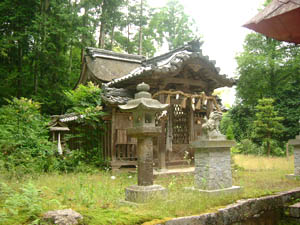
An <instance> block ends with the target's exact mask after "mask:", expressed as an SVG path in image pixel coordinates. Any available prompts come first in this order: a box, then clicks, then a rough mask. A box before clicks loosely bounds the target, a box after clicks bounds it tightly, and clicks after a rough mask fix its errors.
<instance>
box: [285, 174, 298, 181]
mask: <svg viewBox="0 0 300 225" xmlns="http://www.w3.org/2000/svg"><path fill="white" fill-rule="evenodd" d="M285 177H286V178H287V179H289V180H300V175H295V174H287V175H285Z"/></svg>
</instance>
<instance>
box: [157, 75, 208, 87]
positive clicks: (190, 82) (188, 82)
mask: <svg viewBox="0 0 300 225" xmlns="http://www.w3.org/2000/svg"><path fill="white" fill-rule="evenodd" d="M162 82H163V83H164V84H165V85H167V84H182V85H184V86H185V85H189V86H198V87H201V88H202V89H204V88H205V87H206V85H207V84H205V82H203V81H201V80H190V79H185V78H175V77H173V78H165V79H162Z"/></svg>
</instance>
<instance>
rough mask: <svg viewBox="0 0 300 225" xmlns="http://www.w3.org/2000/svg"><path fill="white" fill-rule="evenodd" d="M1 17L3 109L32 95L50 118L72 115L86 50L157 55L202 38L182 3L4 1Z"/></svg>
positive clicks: (172, 0) (1, 5) (61, 0)
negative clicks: (69, 107) (71, 96)
mask: <svg viewBox="0 0 300 225" xmlns="http://www.w3.org/2000/svg"><path fill="white" fill-rule="evenodd" d="M0 15H1V18H0V32H1V36H0V74H1V75H0V79H1V84H0V88H1V90H2V91H1V93H0V106H1V105H3V104H6V100H5V99H10V98H11V97H12V96H14V97H17V98H20V97H26V98H30V99H33V100H34V101H38V102H40V103H42V107H41V109H42V112H43V114H47V115H53V114H63V113H64V112H65V111H66V108H65V105H64V102H65V98H64V94H63V92H64V91H65V90H71V89H73V88H74V87H75V84H76V82H77V81H78V79H79V75H80V71H81V65H82V60H83V55H84V49H85V48H86V47H99V48H103V49H108V50H113V51H118V52H124V53H132V54H140V55H144V56H147V57H151V56H153V55H154V53H155V52H156V51H157V50H158V49H159V48H160V47H161V46H162V44H163V43H164V42H166V43H167V44H168V47H169V48H170V49H173V48H175V47H177V46H180V45H182V44H184V42H186V41H190V40H192V39H195V38H198V36H199V35H198V33H197V27H196V26H195V23H194V21H193V19H192V18H190V17H189V16H188V15H187V14H185V12H184V8H183V6H182V5H181V4H180V3H179V1H178V0H170V1H168V2H167V4H166V5H165V6H164V7H162V8H160V9H156V8H152V7H151V6H149V5H148V4H147V1H146V0H142V1H141V0H80V1H79V0H54V1H50V0H24V1H19V0H4V1H1V3H0Z"/></svg>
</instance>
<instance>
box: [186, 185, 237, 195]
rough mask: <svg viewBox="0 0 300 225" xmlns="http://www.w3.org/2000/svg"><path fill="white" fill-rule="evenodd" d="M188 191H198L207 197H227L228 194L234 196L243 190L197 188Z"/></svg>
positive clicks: (234, 187) (234, 188)
mask: <svg viewBox="0 0 300 225" xmlns="http://www.w3.org/2000/svg"><path fill="white" fill-rule="evenodd" d="M185 189H186V190H192V191H197V192H199V193H203V194H206V195H226V194H234V193H237V192H240V191H241V190H242V188H241V187H240V186H232V187H229V188H223V189H216V190H203V189H198V188H195V187H186V188H185Z"/></svg>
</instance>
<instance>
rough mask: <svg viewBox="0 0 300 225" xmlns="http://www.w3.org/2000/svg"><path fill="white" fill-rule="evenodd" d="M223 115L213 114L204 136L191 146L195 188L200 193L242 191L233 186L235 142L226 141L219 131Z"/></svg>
mask: <svg viewBox="0 0 300 225" xmlns="http://www.w3.org/2000/svg"><path fill="white" fill-rule="evenodd" d="M221 118H222V114H221V113H219V112H212V113H211V115H210V119H208V120H207V121H206V123H205V124H203V130H204V131H203V134H204V135H203V136H201V138H200V139H199V140H197V141H195V142H193V143H192V144H191V147H192V148H194V149H195V176H194V177H195V187H193V188H192V189H194V190H198V191H200V192H204V193H208V194H213V193H220V192H223V193H227V192H234V191H237V190H239V189H240V187H238V186H232V174H231V163H230V161H231V155H230V148H231V147H232V146H234V145H235V142H234V141H231V140H226V138H225V136H224V135H222V134H221V133H220V131H219V123H220V120H221Z"/></svg>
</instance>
